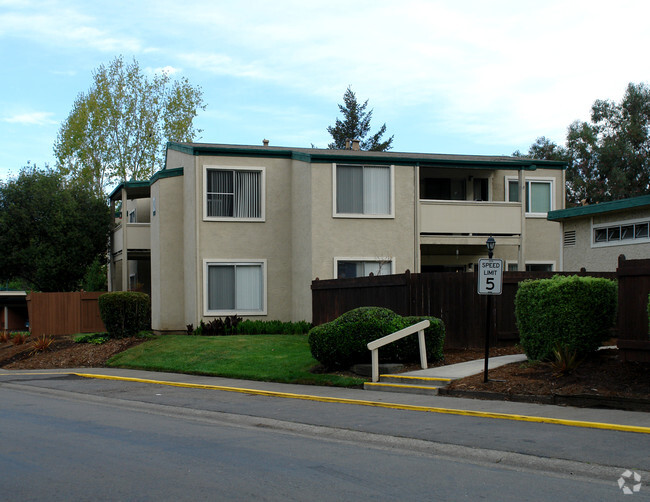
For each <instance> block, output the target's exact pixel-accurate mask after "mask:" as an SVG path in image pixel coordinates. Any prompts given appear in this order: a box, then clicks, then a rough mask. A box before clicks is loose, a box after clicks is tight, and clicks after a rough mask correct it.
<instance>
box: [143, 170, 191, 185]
mask: <svg viewBox="0 0 650 502" xmlns="http://www.w3.org/2000/svg"><path fill="white" fill-rule="evenodd" d="M176 176H183V168H182V167H174V168H172V169H161V170H160V171H157V172H156V173H154V175H153V176H152V177H151V178H150V179H149V184H150V185H153V184H154V183H155V182H156V181H158V180H161V179H164V178H174V177H176Z"/></svg>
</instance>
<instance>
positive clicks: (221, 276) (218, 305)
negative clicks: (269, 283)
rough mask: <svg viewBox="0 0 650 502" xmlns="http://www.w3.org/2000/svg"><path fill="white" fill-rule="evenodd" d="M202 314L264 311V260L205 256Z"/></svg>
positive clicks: (256, 312) (261, 313) (250, 313)
mask: <svg viewBox="0 0 650 502" xmlns="http://www.w3.org/2000/svg"><path fill="white" fill-rule="evenodd" d="M203 268H204V281H203V282H204V296H205V302H204V303H205V308H204V311H205V315H217V316H219V315H234V314H239V315H266V260H204V267H203Z"/></svg>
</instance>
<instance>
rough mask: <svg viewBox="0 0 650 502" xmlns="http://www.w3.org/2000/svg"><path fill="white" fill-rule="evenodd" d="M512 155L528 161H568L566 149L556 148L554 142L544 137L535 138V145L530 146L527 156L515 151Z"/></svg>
mask: <svg viewBox="0 0 650 502" xmlns="http://www.w3.org/2000/svg"><path fill="white" fill-rule="evenodd" d="M512 155H513V157H525V158H528V159H539V160H564V161H568V160H569V153H568V152H567V150H566V148H564V147H562V146H558V145H557V144H556V143H555V142H553V141H551V140H550V139H548V138H547V137H545V136H540V137H539V138H537V139H536V140H535V143H533V144H532V145H530V148H529V149H528V153H527V154H523V153H521V152H520V151H519V150H517V151H516V152H514V153H513V154H512Z"/></svg>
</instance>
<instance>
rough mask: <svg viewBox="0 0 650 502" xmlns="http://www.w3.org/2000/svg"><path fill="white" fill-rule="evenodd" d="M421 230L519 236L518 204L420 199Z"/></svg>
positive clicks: (439, 232)
mask: <svg viewBox="0 0 650 502" xmlns="http://www.w3.org/2000/svg"><path fill="white" fill-rule="evenodd" d="M419 216H420V233H421V234H448V235H449V234H452V235H473V234H478V235H486V234H493V235H519V234H520V233H521V204H519V203H518V202H474V201H464V200H462V201H458V200H420V215H419Z"/></svg>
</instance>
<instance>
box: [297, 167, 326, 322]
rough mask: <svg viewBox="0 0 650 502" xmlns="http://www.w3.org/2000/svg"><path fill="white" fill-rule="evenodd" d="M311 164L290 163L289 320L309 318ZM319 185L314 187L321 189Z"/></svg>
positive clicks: (311, 248)
mask: <svg viewBox="0 0 650 502" xmlns="http://www.w3.org/2000/svg"><path fill="white" fill-rule="evenodd" d="M314 188H316V187H314V186H313V185H312V167H311V164H309V163H307V162H300V161H297V160H293V161H292V163H291V265H292V267H291V320H292V321H294V322H295V321H302V320H307V321H311V318H312V301H311V289H308V288H310V285H311V281H312V280H313V279H314V278H315V275H314V274H313V270H312V253H313V237H312V221H311V215H312V196H313V191H314ZM321 189H322V187H318V190H321Z"/></svg>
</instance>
